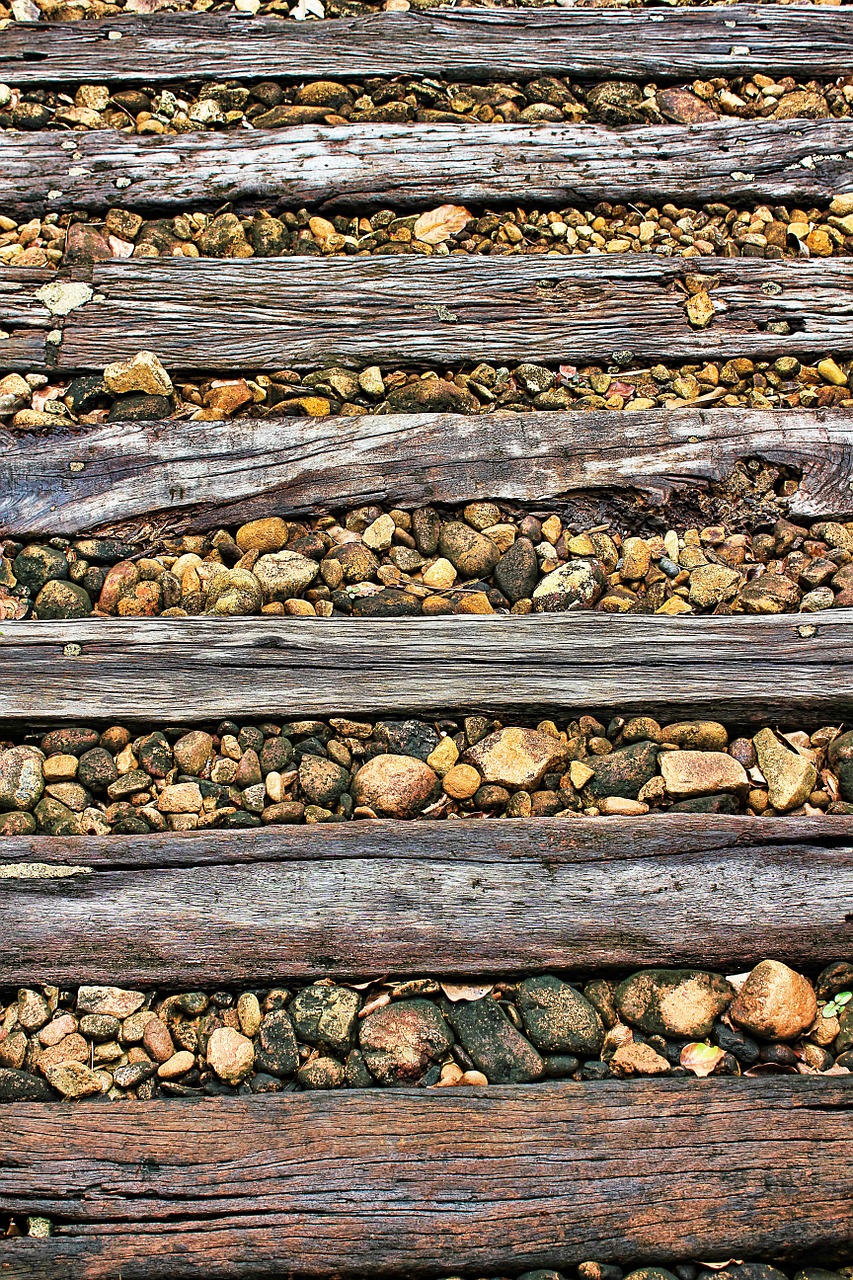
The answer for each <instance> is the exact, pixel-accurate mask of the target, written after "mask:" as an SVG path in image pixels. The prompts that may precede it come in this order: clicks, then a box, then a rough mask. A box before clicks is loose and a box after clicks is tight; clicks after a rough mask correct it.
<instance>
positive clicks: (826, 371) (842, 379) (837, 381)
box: [817, 356, 847, 387]
mask: <svg viewBox="0 0 853 1280" xmlns="http://www.w3.org/2000/svg"><path fill="white" fill-rule="evenodd" d="M817 371H818V373H819V374H820V376H821V377H822V378H823V379H824V380H825V381H826V382H831V383H832V385H833V386H834V387H846V386H847V377H846V375H845V373H844V371H843V370H842V369H839V367H838V365H837V364H836V363H835V361H834V360H833V359H832V357H831V356H827V358H826V359H825V360H820V361H818V366H817Z"/></svg>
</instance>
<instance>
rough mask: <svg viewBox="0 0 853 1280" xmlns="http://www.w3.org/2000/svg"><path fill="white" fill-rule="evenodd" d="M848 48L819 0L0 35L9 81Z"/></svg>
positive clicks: (141, 25) (807, 57)
mask: <svg viewBox="0 0 853 1280" xmlns="http://www.w3.org/2000/svg"><path fill="white" fill-rule="evenodd" d="M115 32H120V34H121V39H120V40H116V39H115V36H114V35H113V36H112V38H111V34H110V33H115ZM851 57H853V20H851V17H850V15H849V14H848V13H846V12H845V10H843V9H842V10H841V12H836V13H832V12H826V11H823V10H821V9H819V8H814V7H812V6H803V7H802V8H790V9H787V8H786V9H783V10H781V11H780V12H778V13H775V12H774V13H773V14H772V16H771V17H768V15H767V13H766V11H765V9H764V6H762V5H729V6H727V7H726V9H725V11H724V10H723V9H714V8H703V9H697V10H690V9H688V10H676V12H674V13H667V12H663V13H661V12H655V11H651V12H648V11H646V12H644V11H639V12H637V11H628V12H620V11H619V10H615V11H607V10H604V11H601V10H597V11H594V12H590V10H588V9H577V10H570V11H568V12H561V11H560V10H559V9H557V10H554V9H545V10H542V11H536V10H534V11H533V12H530V11H526V12H525V11H523V10H522V11H520V12H519V11H514V10H497V11H496V12H494V11H490V10H488V9H487V10H482V9H462V10H458V11H456V12H454V11H453V10H452V9H451V10H448V9H440V10H437V11H436V12H426V13H380V14H376V15H375V16H370V17H366V18H344V19H339V20H333V21H328V22H322V23H320V22H316V23H315V22H306V23H293V22H282V21H281V20H280V19H277V18H247V17H245V16H241V15H239V14H218V13H217V14H210V15H208V14H196V13H187V14H183V13H182V14H180V15H175V14H168V13H164V14H153V15H150V16H146V17H137V16H133V17H131V16H127V17H125V16H124V15H121V16H117V17H111V18H108V19H105V20H104V21H101V22H85V23H80V22H69V23H64V24H59V23H51V24H49V25H47V24H45V25H43V26H42V25H38V24H31V23H14V24H12V25H10V26H9V27H7V28H6V30H5V31H3V32H2V33H0V79H2V80H6V81H8V82H9V83H11V84H18V85H23V84H44V83H50V82H53V83H56V81H63V80H64V81H71V82H77V83H79V82H80V81H83V82H84V83H85V82H92V81H94V83H96V84H103V83H104V82H105V81H107V82H109V81H121V82H122V83H126V84H132V83H142V84H157V83H158V82H171V81H173V80H179V79H182V78H184V77H191V78H192V79H196V78H199V77H205V78H207V77H213V78H215V79H217V80H219V79H256V78H259V77H263V76H277V77H278V76H282V75H285V76H288V77H295V76H298V77H312V76H324V77H329V76H333V77H334V76H340V77H341V78H343V79H344V80H351V79H353V78H354V77H356V76H386V75H403V74H406V73H415V74H418V75H443V76H460V77H467V78H474V79H485V78H489V77H502V76H534V77H535V76H540V75H569V74H570V75H572V76H573V77H575V78H584V77H605V76H608V75H619V76H639V77H651V78H654V79H656V80H663V79H668V78H677V77H685V78H688V79H689V78H691V77H693V76H702V77H703V78H707V77H708V76H711V75H718V76H738V75H748V74H749V73H750V72H753V71H763V72H765V73H766V74H768V75H775V76H782V75H793V76H795V77H796V78H797V79H801V80H807V79H809V78H810V77H811V76H819V77H830V76H835V75H843V74H845V73H846V72H847V71H849V68H850V62H851Z"/></svg>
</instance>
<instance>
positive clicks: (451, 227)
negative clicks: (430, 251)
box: [412, 204, 471, 244]
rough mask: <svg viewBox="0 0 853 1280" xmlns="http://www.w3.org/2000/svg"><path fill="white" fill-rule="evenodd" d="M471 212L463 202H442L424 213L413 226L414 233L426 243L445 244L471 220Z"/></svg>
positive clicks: (417, 238)
mask: <svg viewBox="0 0 853 1280" xmlns="http://www.w3.org/2000/svg"><path fill="white" fill-rule="evenodd" d="M470 218H471V214H470V213H469V212H468V210H467V209H466V208H465V206H464V205H461V204H442V205H439V207H438V208H437V209H429V210H428V211H427V212H426V213H422V214H421V216H420V217H419V218H418V220H417V222H416V223H415V225H414V227H413V228H412V235H413V236H414V237H415V239H416V240H422V241H423V243H424V244H444V243H445V241H446V240H449V239H450V237H451V236H454V235H456V233H457V231H461V230H462V228H463V227H464V226H465V225H466V223H467V222H469V220H470Z"/></svg>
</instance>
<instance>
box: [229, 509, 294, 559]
mask: <svg viewBox="0 0 853 1280" xmlns="http://www.w3.org/2000/svg"><path fill="white" fill-rule="evenodd" d="M234 541H235V542H236V543H237V546H238V547H239V548H240V550H241V551H260V552H261V554H262V555H263V554H264V552H269V551H281V549H282V547H283V546H284V545H285V543H286V542H287V524H286V523H285V521H284V520H282V518H281V516H266V517H264V519H262V520H250V521H249V522H248V524H242V525H240V528H239V529H238V530H237V532H236V534H235V535H234Z"/></svg>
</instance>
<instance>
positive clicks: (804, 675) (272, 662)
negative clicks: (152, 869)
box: [0, 609, 853, 724]
mask: <svg viewBox="0 0 853 1280" xmlns="http://www.w3.org/2000/svg"><path fill="white" fill-rule="evenodd" d="M851 621H853V613H851V611H850V610H848V609H833V610H831V611H827V612H825V613H822V614H819V615H815V614H809V615H808V616H807V617H805V616H804V615H787V616H786V615H776V616H773V617H755V618H752V617H730V618H725V617H713V616H712V617H703V618H687V619H684V618H660V617H645V616H636V617H616V616H612V615H602V614H600V613H595V612H588V613H584V612H581V613H576V614H571V615H563V616H560V615H557V614H551V615H547V614H543V615H536V616H534V617H521V618H519V617H510V616H505V615H493V616H490V617H484V618H461V617H454V618H450V619H444V618H416V619H406V620H402V619H395V620H393V621H390V622H387V621H384V620H379V619H374V620H360V619H344V620H340V621H338V620H337V619H327V620H323V621H317V620H316V619H299V618H293V619H291V618H287V619H283V618H277V619H276V620H275V621H272V620H269V619H267V618H261V617H256V618H240V619H239V623H238V624H237V625H235V622H234V620H232V619H218V620H214V619H206V618H205V619H195V618H193V619H168V620H166V619H159V618H152V619H146V620H144V621H141V622H140V621H138V620H133V621H130V620H127V621H125V620H122V619H111V620H109V621H100V620H98V621H96V620H89V619H83V620H79V621H74V622H8V623H6V624H5V625H4V627H3V630H2V632H0V720H5V721H7V722H12V721H14V722H17V723H20V722H22V721H23V722H33V721H37V722H38V723H40V724H43V723H45V722H48V721H49V722H50V723H67V722H68V721H72V722H76V723H79V722H80V718H81V716H83V717H85V720H86V721H87V722H88V721H92V720H94V721H98V720H101V721H102V720H104V719H106V720H108V721H113V720H126V721H132V722H139V721H143V720H157V719H158V718H159V719H160V720H165V721H166V722H167V723H169V724H171V723H174V721H175V720H176V719H177V718H180V719H181V720H185V721H187V722H189V721H192V720H203V719H214V720H216V721H219V720H221V719H222V718H223V716H230V715H237V716H239V715H246V714H251V715H255V716H256V715H260V714H261V713H262V712H263V714H264V715H265V716H275V715H283V716H287V717H291V718H292V717H293V716H297V715H298V716H310V715H324V714H343V715H345V714H350V713H352V714H358V715H362V716H363V715H369V714H374V713H376V714H380V713H391V712H400V711H404V710H407V711H411V712H421V713H424V714H426V713H427V712H432V711H436V712H437V711H442V710H447V709H449V708H460V707H464V708H465V709H469V710H472V711H473V710H480V709H483V710H486V711H489V712H493V713H497V712H505V711H509V710H515V711H516V712H520V713H522V714H524V715H534V714H537V713H538V712H539V711H540V710H548V709H550V710H551V711H553V710H554V709H557V708H566V709H576V710H577V709H587V710H588V709H592V708H597V709H599V710H602V711H604V710H606V709H616V708H618V709H619V711H620V712H623V713H624V712H630V713H634V712H641V711H643V712H648V713H649V714H655V713H657V714H659V715H670V716H676V715H693V716H697V715H703V714H708V715H714V716H715V717H717V718H719V719H726V718H729V719H733V720H736V721H750V722H754V721H756V720H757V719H760V718H762V717H768V716H769V717H777V716H778V717H780V718H784V717H785V716H789V715H791V714H796V715H797V718H798V721H799V722H803V721H804V720H806V719H814V718H820V717H830V716H831V717H833V719H840V718H843V717H845V716H846V715H848V714H850V713H851V712H853V683H851V680H850V664H851V661H853V628H851ZM72 642H73V643H72ZM69 645H71V647H70V648H66V646H69ZM78 646H79V652H78Z"/></svg>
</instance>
